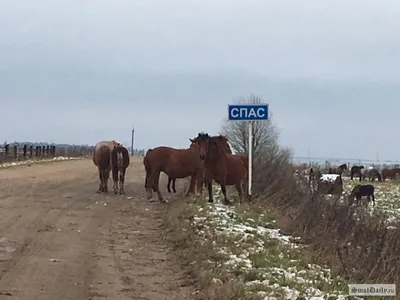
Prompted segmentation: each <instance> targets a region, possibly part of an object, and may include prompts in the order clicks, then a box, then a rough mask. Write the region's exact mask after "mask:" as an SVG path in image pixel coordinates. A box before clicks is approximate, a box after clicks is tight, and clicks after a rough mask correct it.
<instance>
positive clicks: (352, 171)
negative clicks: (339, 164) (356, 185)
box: [350, 166, 364, 181]
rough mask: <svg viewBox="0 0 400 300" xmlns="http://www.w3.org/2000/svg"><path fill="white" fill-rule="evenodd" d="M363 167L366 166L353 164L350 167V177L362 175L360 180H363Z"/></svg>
mask: <svg viewBox="0 0 400 300" xmlns="http://www.w3.org/2000/svg"><path fill="white" fill-rule="evenodd" d="M363 169H364V166H352V167H351V169H350V179H351V180H353V177H354V176H355V175H358V176H359V177H360V181H361V178H362V176H363V171H362V170H363Z"/></svg>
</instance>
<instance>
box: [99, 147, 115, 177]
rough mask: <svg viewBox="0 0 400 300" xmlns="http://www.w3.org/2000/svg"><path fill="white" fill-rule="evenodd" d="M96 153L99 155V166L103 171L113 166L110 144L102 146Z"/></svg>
mask: <svg viewBox="0 0 400 300" xmlns="http://www.w3.org/2000/svg"><path fill="white" fill-rule="evenodd" d="M96 155H98V156H99V157H98V158H99V161H98V164H99V165H98V168H99V170H101V171H106V170H109V169H110V166H111V159H110V148H109V147H108V146H101V147H100V148H99V149H98V150H97V153H96Z"/></svg>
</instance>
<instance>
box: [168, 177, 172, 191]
mask: <svg viewBox="0 0 400 300" xmlns="http://www.w3.org/2000/svg"><path fill="white" fill-rule="evenodd" d="M171 181H172V178H171V176H168V184H167V190H168V193H171V188H170V184H171Z"/></svg>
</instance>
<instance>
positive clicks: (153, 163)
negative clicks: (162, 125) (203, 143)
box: [143, 139, 206, 202]
mask: <svg viewBox="0 0 400 300" xmlns="http://www.w3.org/2000/svg"><path fill="white" fill-rule="evenodd" d="M189 140H190V141H191V142H192V141H193V140H192V139H189ZM205 155H206V154H205V152H204V151H201V150H200V148H199V147H198V146H197V145H193V146H192V147H190V148H188V149H175V148H171V147H165V146H160V147H156V148H154V149H149V150H148V151H147V153H146V155H145V157H144V158H143V164H144V166H145V170H146V180H145V188H146V191H147V199H148V200H151V199H152V197H153V195H152V190H154V192H156V193H157V194H158V199H159V200H160V201H161V202H166V201H165V200H164V198H163V196H162V194H161V192H160V189H159V181H160V173H161V172H164V173H165V174H167V175H168V176H170V177H171V178H186V177H189V176H191V180H190V186H189V189H188V191H187V193H186V194H187V195H188V194H189V193H190V192H192V191H194V187H195V183H196V180H197V186H198V188H199V189H200V188H201V183H202V181H201V178H202V176H203V170H204V166H203V162H202V159H204V157H205ZM199 185H200V187H199Z"/></svg>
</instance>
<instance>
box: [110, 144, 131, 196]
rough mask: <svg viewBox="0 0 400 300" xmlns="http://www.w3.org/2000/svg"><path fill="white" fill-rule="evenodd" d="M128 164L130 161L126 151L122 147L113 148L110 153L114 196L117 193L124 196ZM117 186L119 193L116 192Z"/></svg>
mask: <svg viewBox="0 0 400 300" xmlns="http://www.w3.org/2000/svg"><path fill="white" fill-rule="evenodd" d="M129 164H130V159H129V152H128V149H126V148H125V147H124V146H122V145H119V146H114V149H113V150H112V151H111V170H112V176H113V181H114V184H113V189H114V194H118V192H119V194H120V195H122V194H125V191H124V182H125V172H126V168H128V167H129ZM118 175H119V178H118ZM118 179H119V180H118ZM118 181H119V182H118ZM118 184H119V191H118Z"/></svg>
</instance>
